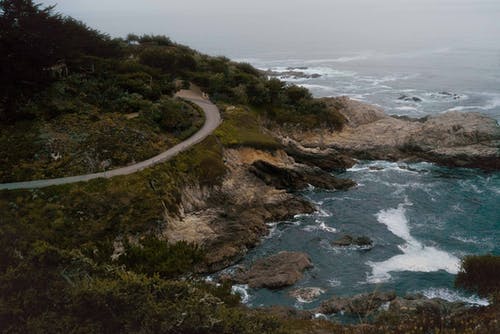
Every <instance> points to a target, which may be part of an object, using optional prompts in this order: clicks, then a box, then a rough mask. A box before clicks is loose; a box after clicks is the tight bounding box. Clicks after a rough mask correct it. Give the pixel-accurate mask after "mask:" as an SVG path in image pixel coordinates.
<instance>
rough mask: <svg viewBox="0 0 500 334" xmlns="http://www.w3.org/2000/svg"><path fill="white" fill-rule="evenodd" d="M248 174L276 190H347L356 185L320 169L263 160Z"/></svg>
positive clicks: (253, 165) (255, 163)
mask: <svg viewBox="0 0 500 334" xmlns="http://www.w3.org/2000/svg"><path fill="white" fill-rule="evenodd" d="M250 172H251V173H253V174H254V175H256V176H257V177H258V178H260V179H261V180H263V181H264V182H265V183H266V184H267V185H272V186H273V187H276V188H278V189H287V190H302V189H305V188H307V187H308V186H309V185H313V186H315V187H318V188H323V189H339V190H347V189H349V188H351V187H353V186H355V185H356V183H355V182H354V181H352V180H346V179H338V178H336V177H334V176H333V175H331V174H330V173H327V172H325V171H323V170H321V169H317V168H310V167H302V168H298V167H297V168H290V167H285V166H277V165H273V164H271V163H269V162H266V161H263V160H257V161H255V162H254V163H253V164H252V166H251V167H250Z"/></svg>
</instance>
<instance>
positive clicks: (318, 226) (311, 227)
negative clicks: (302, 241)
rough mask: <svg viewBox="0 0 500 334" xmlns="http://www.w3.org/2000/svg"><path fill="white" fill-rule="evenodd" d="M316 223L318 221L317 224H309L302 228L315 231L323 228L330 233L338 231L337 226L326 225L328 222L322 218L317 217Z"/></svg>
mask: <svg viewBox="0 0 500 334" xmlns="http://www.w3.org/2000/svg"><path fill="white" fill-rule="evenodd" d="M315 223H316V224H315V225H307V226H306V227H304V228H303V229H302V230H304V231H306V232H313V231H317V230H321V231H325V232H328V233H337V229H336V228H334V227H330V226H328V225H326V223H325V222H324V221H322V220H320V219H316V220H315Z"/></svg>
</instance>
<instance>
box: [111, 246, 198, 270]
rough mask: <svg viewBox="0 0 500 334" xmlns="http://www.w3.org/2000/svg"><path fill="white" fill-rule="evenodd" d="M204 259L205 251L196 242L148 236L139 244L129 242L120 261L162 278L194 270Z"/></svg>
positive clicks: (130, 267)
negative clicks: (175, 241)
mask: <svg viewBox="0 0 500 334" xmlns="http://www.w3.org/2000/svg"><path fill="white" fill-rule="evenodd" d="M202 260H203V251H202V250H201V249H200V248H199V247H198V246H196V245H194V244H188V243H187V242H183V241H181V242H178V243H176V244H173V245H171V244H169V243H168V242H167V241H163V240H158V239H156V238H152V237H148V238H146V239H145V240H142V241H141V242H140V244H139V245H132V244H129V243H127V244H126V246H125V253H124V254H123V255H121V256H120V258H119V262H120V263H121V264H124V265H125V266H126V267H127V268H129V269H130V270H133V271H135V272H137V273H143V274H147V275H150V276H152V275H154V274H158V275H160V277H162V278H174V277H177V276H180V275H183V274H186V273H190V272H192V271H193V269H194V266H195V265H196V264H197V263H199V262H201V261H202Z"/></svg>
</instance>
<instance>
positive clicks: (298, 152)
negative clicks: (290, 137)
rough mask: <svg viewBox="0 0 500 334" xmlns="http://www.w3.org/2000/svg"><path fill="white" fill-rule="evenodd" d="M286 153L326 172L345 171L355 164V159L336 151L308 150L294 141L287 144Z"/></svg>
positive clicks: (299, 161)
mask: <svg viewBox="0 0 500 334" xmlns="http://www.w3.org/2000/svg"><path fill="white" fill-rule="evenodd" d="M285 152H286V153H287V154H288V155H290V156H291V157H293V158H294V160H295V161H297V162H298V163H301V164H305V165H309V166H314V167H319V168H321V169H323V170H326V171H338V172H340V171H345V170H346V169H347V168H351V167H352V166H354V164H355V161H354V159H352V158H351V157H349V156H347V155H345V154H342V153H339V152H337V151H335V150H332V149H326V150H311V149H308V150H306V149H305V148H302V147H300V146H299V145H298V144H297V143H295V142H293V141H288V142H287V145H286V146H285Z"/></svg>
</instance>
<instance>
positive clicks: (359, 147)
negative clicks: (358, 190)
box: [288, 97, 500, 170]
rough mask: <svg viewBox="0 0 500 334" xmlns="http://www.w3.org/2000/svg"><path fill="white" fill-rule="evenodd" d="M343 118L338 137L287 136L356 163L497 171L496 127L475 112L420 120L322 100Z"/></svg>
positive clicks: (499, 132)
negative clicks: (411, 163) (368, 161)
mask: <svg viewBox="0 0 500 334" xmlns="http://www.w3.org/2000/svg"><path fill="white" fill-rule="evenodd" d="M324 101H325V103H327V104H330V105H332V106H333V105H335V106H336V107H337V108H338V109H339V111H340V112H341V113H342V114H343V115H344V116H345V118H346V119H347V124H346V125H345V126H344V128H343V130H342V131H340V132H330V133H322V134H321V135H320V134H318V133H313V132H308V133H307V132H302V133H293V134H288V135H289V136H290V137H292V138H293V139H294V140H296V141H298V142H300V143H301V144H302V145H304V146H307V147H319V146H321V145H324V146H327V147H330V148H333V149H336V150H338V151H340V152H343V153H347V154H351V155H353V156H354V157H356V158H360V159H383V160H392V161H394V160H409V161H421V160H426V161H431V162H435V163H438V164H442V165H446V166H456V167H476V168H483V169H488V170H499V169H500V126H499V125H498V123H497V121H496V120H494V119H492V118H489V117H487V116H485V115H482V114H480V113H475V112H467V113H464V112H447V113H444V114H440V115H436V116H429V117H426V118H423V119H418V120H415V119H410V118H408V117H392V116H389V115H386V114H385V113H384V112H383V111H382V110H381V109H380V108H378V107H375V106H371V105H368V104H365V103H362V102H359V101H354V100H351V99H349V98H346V97H341V98H330V99H324Z"/></svg>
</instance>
